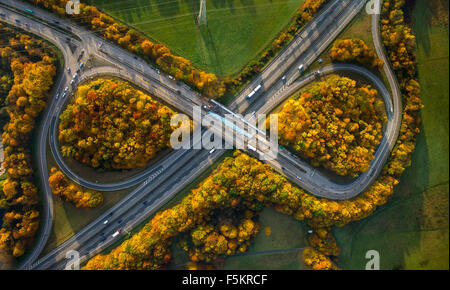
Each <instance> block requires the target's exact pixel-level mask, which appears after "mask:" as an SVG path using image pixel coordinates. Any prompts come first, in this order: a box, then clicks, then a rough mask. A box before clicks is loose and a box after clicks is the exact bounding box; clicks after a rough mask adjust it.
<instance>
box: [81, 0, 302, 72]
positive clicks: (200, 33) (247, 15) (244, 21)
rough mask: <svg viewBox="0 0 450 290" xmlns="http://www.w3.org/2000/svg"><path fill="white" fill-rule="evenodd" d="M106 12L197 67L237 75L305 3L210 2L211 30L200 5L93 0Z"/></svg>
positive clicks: (192, 1) (195, 1) (196, 0)
mask: <svg viewBox="0 0 450 290" xmlns="http://www.w3.org/2000/svg"><path fill="white" fill-rule="evenodd" d="M87 2H90V3H91V4H93V5H95V6H97V7H98V8H99V9H101V10H102V11H104V12H106V13H108V14H110V15H111V16H114V17H116V18H118V19H120V20H121V21H123V22H125V23H127V24H130V25H132V26H133V27H135V28H136V29H138V30H140V31H142V32H144V33H146V34H147V35H148V36H150V37H151V38H152V39H154V40H156V41H158V42H161V43H163V44H165V45H167V46H168V47H169V48H170V49H171V50H172V51H174V52H175V53H177V54H179V55H181V56H183V57H185V58H187V59H189V60H190V61H191V62H192V63H193V64H194V65H195V66H197V67H199V68H202V69H205V70H207V71H210V72H213V73H215V74H218V75H231V74H234V73H237V72H238V71H239V70H240V69H241V68H242V67H243V66H244V65H245V64H246V63H247V62H248V61H250V60H251V59H252V58H254V57H255V56H256V55H258V53H259V52H260V51H261V50H262V49H263V48H264V47H266V46H267V45H268V44H269V43H271V41H272V40H273V39H274V38H275V37H276V35H277V33H278V32H279V31H280V30H281V29H282V28H283V27H285V26H286V25H287V24H288V23H289V21H290V19H291V18H292V17H293V16H294V14H295V11H296V9H297V8H299V7H300V5H301V4H302V3H303V2H304V0H277V1H273V0H239V1H237V0H227V1H222V0H208V1H206V6H207V21H208V26H207V27H202V28H201V29H200V28H199V27H198V26H197V25H196V17H197V15H198V11H199V7H200V0H185V1H177V0H107V1H106V0H91V1H87Z"/></svg>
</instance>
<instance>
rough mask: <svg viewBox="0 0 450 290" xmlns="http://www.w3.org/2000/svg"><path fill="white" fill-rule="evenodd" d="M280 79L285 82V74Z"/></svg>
mask: <svg viewBox="0 0 450 290" xmlns="http://www.w3.org/2000/svg"><path fill="white" fill-rule="evenodd" d="M281 80H282V81H283V83H285V82H286V76H285V75H284V76H283V77H282V78H281Z"/></svg>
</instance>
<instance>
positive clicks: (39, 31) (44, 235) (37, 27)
mask: <svg viewBox="0 0 450 290" xmlns="http://www.w3.org/2000/svg"><path fill="white" fill-rule="evenodd" d="M0 13H3V14H5V15H6V16H5V17H2V18H1V20H2V21H5V22H7V23H9V24H11V25H15V26H17V25H18V23H19V24H20V26H21V27H22V28H23V29H25V30H27V31H30V30H32V32H33V33H34V34H36V35H38V36H40V37H42V38H43V39H47V40H48V41H50V42H52V43H54V44H55V45H56V46H57V47H58V49H60V51H61V52H62V53H63V56H64V60H63V61H64V63H63V65H65V66H68V67H72V68H75V67H76V62H75V61H73V58H74V57H73V52H72V51H71V50H70V48H69V46H68V45H64V43H67V37H69V35H67V34H65V33H64V32H63V31H59V30H55V29H51V28H50V27H49V26H47V25H45V24H42V23H40V22H37V21H35V20H34V19H29V18H28V17H27V16H24V15H20V14H17V13H11V11H10V10H8V9H5V8H4V7H1V6H0ZM17 20H18V21H19V22H17ZM25 22H28V23H29V27H30V29H28V28H27V27H25V25H24V23H25ZM72 41H74V40H72ZM74 43H75V44H76V41H74ZM75 53H78V50H77V51H75ZM66 82H67V76H66V74H65V73H64V74H62V75H60V76H58V78H57V80H56V83H55V85H54V88H53V90H52V94H53V95H54V94H56V92H58V91H61V88H63V87H64V84H65V83H66ZM55 106H56V100H55V98H52V99H51V100H49V101H48V102H47V108H46V110H45V112H44V117H43V120H42V122H41V124H40V127H39V135H38V136H39V137H38V138H39V139H38V140H39V142H38V144H37V145H38V146H37V152H36V153H37V154H36V157H37V160H38V168H39V171H40V174H39V176H40V182H41V184H42V185H43V196H42V198H43V199H44V202H43V210H42V211H41V215H42V220H41V226H40V231H39V233H38V238H37V241H36V243H35V245H34V248H33V251H32V252H30V253H28V254H27V256H26V257H24V259H23V261H22V265H25V264H29V263H31V262H32V261H33V260H35V259H36V258H37V256H38V254H39V253H40V252H41V251H42V249H43V248H44V247H45V244H46V242H47V239H48V237H49V235H50V231H51V227H52V224H53V194H52V192H51V189H50V186H49V184H48V177H49V175H48V167H47V160H46V159H47V155H46V153H47V151H46V139H47V129H48V125H49V123H50V115H51V113H50V112H52V111H53V110H54V108H55Z"/></svg>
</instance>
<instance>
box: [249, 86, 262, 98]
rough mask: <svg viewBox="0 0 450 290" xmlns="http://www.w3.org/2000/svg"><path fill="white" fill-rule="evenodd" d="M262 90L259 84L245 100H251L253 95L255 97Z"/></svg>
mask: <svg viewBox="0 0 450 290" xmlns="http://www.w3.org/2000/svg"><path fill="white" fill-rule="evenodd" d="M261 88H262V85H261V84H259V85H258V86H257V87H256V88H255V89H254V90H253V91H252V92H251V93H250V94H248V95H247V99H249V100H250V99H251V98H252V97H253V96H254V95H256V94H257V93H258V92H259V90H260V89H261Z"/></svg>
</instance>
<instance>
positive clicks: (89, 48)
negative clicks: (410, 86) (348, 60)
mask: <svg viewBox="0 0 450 290" xmlns="http://www.w3.org/2000/svg"><path fill="white" fill-rule="evenodd" d="M345 3H346V2H345ZM353 3H355V2H353ZM311 23H317V22H313V21H311ZM71 27H73V25H71ZM74 30H76V29H72V31H74ZM336 31H337V30H336ZM86 35H88V33H86ZM80 37H81V38H82V39H83V43H84V42H85V40H86V39H88V40H89V39H92V38H86V37H85V35H81V36H80ZM297 44H298V43H297ZM113 49H114V51H118V52H119V53H121V52H123V50H122V49H117V48H116V47H113ZM88 51H89V52H91V53H92V51H95V46H93V45H90V46H89V47H88ZM119 53H116V52H114V54H119ZM130 59H131V57H128V56H126V53H125V57H124V58H123V62H125V63H127V64H128V63H129V62H133V60H132V59H131V61H130ZM283 60H284V59H283ZM294 69H295V67H294ZM275 79H276V78H275ZM183 95H184V94H183ZM187 95H193V94H187ZM196 96H197V97H198V95H196ZM192 99H196V98H195V95H194V98H192Z"/></svg>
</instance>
